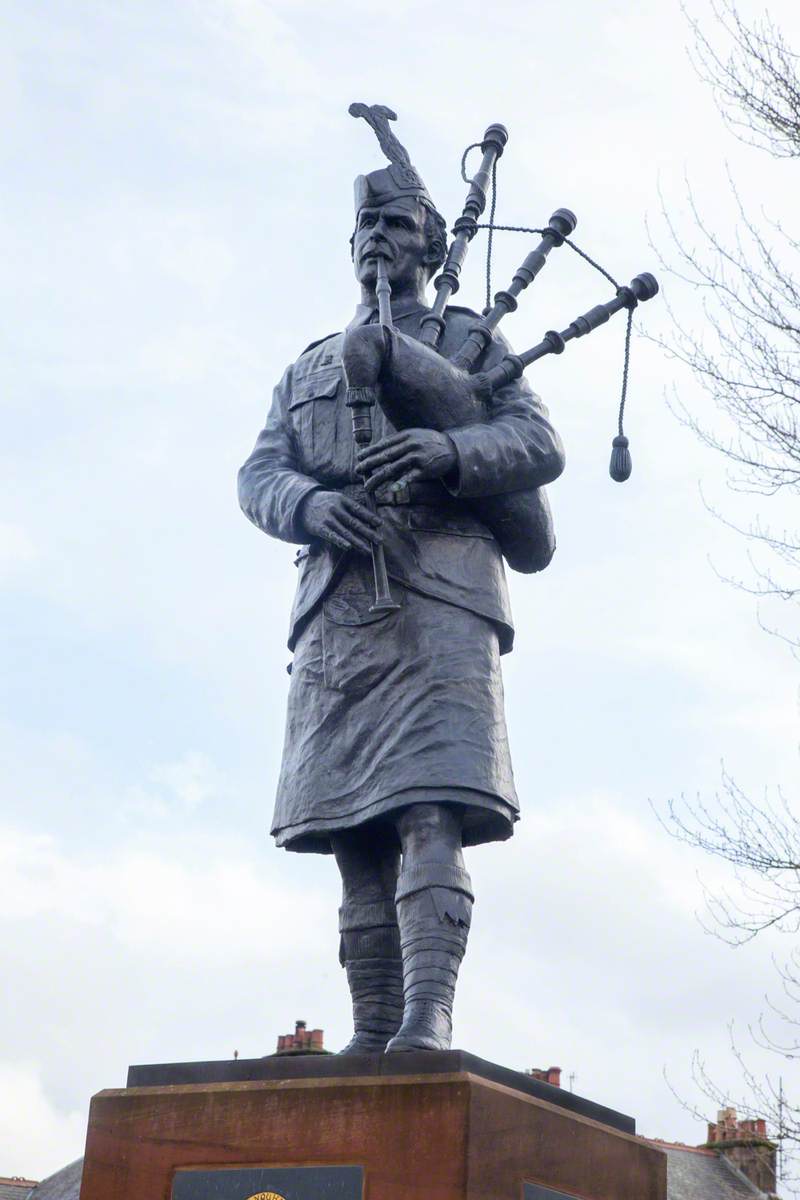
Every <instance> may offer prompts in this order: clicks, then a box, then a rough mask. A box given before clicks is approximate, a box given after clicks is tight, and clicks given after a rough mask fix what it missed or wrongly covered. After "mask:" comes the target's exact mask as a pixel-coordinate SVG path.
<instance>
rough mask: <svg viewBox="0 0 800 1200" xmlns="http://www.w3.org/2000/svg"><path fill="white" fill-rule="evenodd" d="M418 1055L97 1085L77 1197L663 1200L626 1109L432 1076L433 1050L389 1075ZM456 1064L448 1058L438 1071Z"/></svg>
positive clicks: (659, 1175)
mask: <svg viewBox="0 0 800 1200" xmlns="http://www.w3.org/2000/svg"><path fill="white" fill-rule="evenodd" d="M452 1054H455V1055H456V1058H455V1060H454V1059H453V1058H452ZM417 1057H418V1056H417V1055H414V1056H406V1055H393V1056H382V1057H380V1058H378V1057H376V1058H375V1059H373V1058H372V1057H370V1058H365V1059H362V1060H359V1062H360V1063H361V1064H362V1066H363V1068H364V1069H363V1070H362V1073H360V1074H358V1073H353V1074H350V1073H349V1072H350V1070H351V1069H352V1068H353V1066H358V1065H359V1064H358V1062H355V1060H351V1061H350V1062H344V1060H339V1069H338V1072H337V1064H336V1061H335V1060H331V1059H328V1060H326V1061H325V1063H323V1064H320V1063H319V1060H311V1061H310V1062H309V1061H306V1063H303V1062H302V1060H294V1061H293V1062H292V1063H291V1064H286V1066H287V1068H290V1070H289V1075H290V1077H288V1078H287V1077H285V1075H284V1077H283V1078H280V1077H275V1075H274V1073H275V1071H276V1070H277V1068H276V1067H275V1066H274V1064H275V1062H276V1061H278V1062H279V1061H280V1060H258V1061H259V1062H263V1063H269V1064H270V1065H269V1067H268V1068H267V1074H268V1075H269V1074H272V1076H273V1077H268V1078H260V1079H259V1078H256V1079H249V1080H240V1081H230V1080H224V1079H215V1080H211V1081H207V1082H202V1081H198V1082H191V1083H177V1082H176V1083H155V1084H153V1085H151V1086H135V1087H128V1088H124V1089H118V1090H109V1091H104V1092H101V1093H100V1094H99V1095H97V1096H95V1097H94V1099H93V1101H92V1106H91V1112H90V1117H89V1130H88V1135H87V1142H86V1160H85V1166H84V1174H83V1186H82V1189H81V1200H254V1198H256V1197H257V1198H259V1200H260V1198H261V1197H267V1198H268V1200H522V1198H527V1200H573V1198H575V1200H633V1198H634V1197H635V1200H665V1197H666V1157H665V1155H664V1154H663V1153H662V1152H661V1151H660V1150H657V1149H656V1148H655V1147H653V1146H652V1145H650V1144H649V1143H647V1142H645V1141H644V1140H642V1139H639V1138H637V1137H636V1136H635V1135H634V1134H633V1133H631V1132H627V1131H626V1127H627V1128H631V1127H632V1122H631V1121H630V1118H627V1117H624V1116H622V1115H621V1114H616V1113H613V1112H612V1111H611V1110H608V1109H603V1108H601V1107H600V1106H594V1105H592V1104H591V1103H590V1102H588V1101H583V1100H580V1098H578V1097H573V1096H571V1093H567V1092H561V1089H558V1088H552V1087H550V1085H548V1084H541V1083H538V1084H537V1086H536V1087H535V1088H533V1089H532V1088H531V1085H532V1084H533V1083H535V1082H536V1081H531V1080H528V1079H527V1077H526V1076H518V1075H516V1073H515V1072H504V1070H503V1068H491V1064H481V1060H479V1059H472V1062H473V1064H475V1065H477V1068H478V1069H477V1070H476V1071H470V1070H466V1069H460V1070H444V1069H440V1070H438V1071H437V1070H434V1069H433V1068H434V1067H435V1065H436V1064H435V1063H434V1061H433V1059H434V1057H438V1058H439V1059H440V1060H444V1061H443V1062H442V1066H447V1065H448V1062H447V1060H448V1055H441V1056H424V1057H425V1058H426V1061H427V1064H428V1070H426V1071H425V1072H424V1073H423V1072H420V1071H417V1072H413V1071H412V1070H411V1067H412V1066H413V1063H412V1062H410V1061H407V1062H405V1063H404V1064H403V1067H402V1070H403V1073H391V1069H392V1062H393V1060H406V1059H411V1058H414V1059H416V1058H417ZM470 1057H471V1056H468V1055H461V1056H460V1058H459V1052H451V1055H450V1056H449V1061H450V1065H452V1063H453V1061H461V1062H462V1068H463V1060H465V1059H467V1060H469V1059H470ZM312 1063H313V1065H312ZM226 1065H227V1064H226ZM230 1065H231V1066H232V1067H233V1066H235V1067H236V1068H237V1069H238V1070H239V1071H241V1070H242V1069H243V1066H244V1064H230ZM481 1065H483V1066H485V1067H486V1068H489V1069H488V1070H487V1071H485V1072H484V1073H483V1074H481V1073H480V1066H481ZM211 1066H217V1067H219V1066H220V1065H219V1064H211ZM189 1067H192V1068H194V1074H195V1076H196V1075H197V1074H198V1073H199V1072H198V1071H197V1069H196V1067H197V1064H190V1065H189V1066H188V1067H187V1066H185V1065H184V1070H188V1069H189ZM321 1067H322V1068H324V1073H322V1074H320V1073H319V1071H320V1068H321ZM398 1067H399V1062H398ZM180 1070H181V1065H178V1066H172V1067H163V1068H154V1067H148V1068H132V1069H131V1074H132V1076H133V1077H134V1079H135V1078H136V1077H137V1076H136V1073H137V1072H141V1073H144V1072H150V1078H153V1073H154V1072H156V1073H157V1072H159V1071H161V1072H162V1073H163V1072H166V1073H167V1074H169V1073H170V1072H171V1073H172V1077H173V1078H174V1076H175V1074H176V1073H177V1074H178V1075H180ZM216 1073H217V1074H218V1075H219V1074H220V1073H221V1072H220V1071H219V1070H217V1072H216ZM492 1073H500V1074H501V1075H508V1076H510V1077H511V1078H512V1079H516V1080H520V1081H524V1083H523V1084H522V1085H521V1086H520V1087H515V1086H509V1084H508V1083H507V1082H499V1081H498V1080H497V1079H492V1078H488V1077H487V1075H491V1074H492ZM212 1074H213V1072H212ZM542 1088H544V1089H549V1090H550V1091H551V1092H553V1093H561V1097H560V1098H561V1099H562V1100H564V1101H565V1103H564V1104H559V1103H553V1102H552V1101H551V1100H548V1099H544V1098H542V1095H541V1094H538V1095H537V1094H534V1092H536V1091H539V1090H540V1089H542ZM580 1107H584V1108H589V1109H592V1110H596V1111H597V1112H599V1113H603V1114H608V1119H607V1120H597V1119H595V1118H593V1117H590V1116H587V1115H585V1113H582V1112H580V1111H577V1109H578V1108H580ZM615 1125H616V1127H615ZM298 1168H304V1169H302V1170H299V1169H298ZM309 1168H314V1170H313V1171H312V1170H309ZM331 1168H334V1169H332V1170H331ZM343 1168H348V1169H347V1170H343Z"/></svg>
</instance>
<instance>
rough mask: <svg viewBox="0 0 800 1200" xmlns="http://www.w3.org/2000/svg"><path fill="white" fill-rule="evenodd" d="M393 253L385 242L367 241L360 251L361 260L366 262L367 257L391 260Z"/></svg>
mask: <svg viewBox="0 0 800 1200" xmlns="http://www.w3.org/2000/svg"><path fill="white" fill-rule="evenodd" d="M393 257H394V255H393V254H392V252H391V250H390V249H389V247H388V246H387V245H386V243H385V242H368V243H367V245H366V246H365V247H364V249H363V250H362V252H361V261H362V262H367V261H368V260H369V259H371V258H372V259H376V258H385V259H386V260H387V261H388V262H391V260H392V258H393Z"/></svg>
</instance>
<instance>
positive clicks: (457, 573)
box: [239, 303, 564, 651]
mask: <svg viewBox="0 0 800 1200" xmlns="http://www.w3.org/2000/svg"><path fill="white" fill-rule="evenodd" d="M427 311H429V310H428V309H426V308H424V307H423V306H421V305H419V304H416V303H414V304H413V305H408V306H406V307H400V306H395V305H393V306H392V315H393V319H394V321H395V324H396V326H397V328H398V329H399V330H401V331H402V332H403V333H405V334H406V335H408V336H411V337H419V334H420V330H421V318H422V317H423V316H424V314H425V313H426V312H427ZM445 315H446V325H445V331H444V334H443V337H442V340H441V343H440V347H439V349H440V351H441V352H442V354H443V355H444V356H445V357H451V356H452V355H453V354H454V353H455V352H456V350H458V349H459V347H460V346H461V345H462V343H463V341H464V340H465V338H466V336H467V334H468V332H469V327H470V325H471V324H472V323H473V322H474V321H475V317H476V314H475V313H473V312H470V310H469V309H463V308H456V307H451V308H449V309H447V310H446V314H445ZM367 316H368V313H364V314H363V315H362V320H363V319H364V317H367ZM343 339H344V334H343V333H338V334H334V335H332V336H330V337H327V338H323V339H322V340H321V341H320V342H316V343H313V344H312V345H311V346H309V347H308V348H307V349H306V350H305V351H304V352H303V353H302V354H301V355H300V358H299V359H298V360H297V361H296V362H295V363H293V364H292V365H291V366H290V367H288V368H287V370H286V371H285V373H284V375H283V378H282V379H281V381H280V383H279V384H278V385H277V387H276V388H275V391H274V394H273V399H272V405H271V408H270V411H269V414H268V417H267V422H266V425H265V426H264V428H263V430H262V431H261V433H260V434H259V436H258V440H257V441H256V445H255V448H254V449H253V452H252V454H251V455H250V457H249V458H248V459H247V461H246V462H245V464H244V466H243V467H242V469H241V471H240V472H239V498H240V503H241V506H242V509H243V510H244V512H245V514H246V515H247V516H248V517H249V519H250V520H251V521H252V522H253V523H254V524H255V525H257V526H258V527H259V528H260V529H263V530H264V531H265V532H266V533H269V534H271V535H272V536H273V537H277V538H281V539H282V540H284V541H287V542H293V543H296V544H298V543H299V544H300V546H301V549H300V551H299V552H298V555H297V559H296V562H297V566H298V569H299V577H298V584H297V592H296V596H295V601H294V606H293V609H292V616H291V623H290V633H289V646H290V648H291V649H293V648H294V643H295V640H296V638H297V636H298V634H299V631H300V629H301V628H302V626H303V624H304V623H305V622H306V620H307V619H308V617H309V616H310V615H311V614H312V613H313V612H314V611H315V610H316V608H317V607H318V606H319V604H320V602H321V600H322V599H323V598H324V597H325V595H326V593H327V592H328V591H329V589H330V586H331V582H332V580H333V579H334V577H335V575H336V572H337V570H338V568H339V566H340V564H341V562H342V559H343V557H344V556H345V555H346V554H348V553H355V552H354V551H341V550H339V549H337V548H336V547H334V546H332V545H331V544H329V543H328V542H324V541H321V540H315V539H312V538H310V537H309V534H308V533H307V532H306V530H305V529H304V527H303V522H302V503H303V501H304V499H305V498H306V496H308V495H309V493H310V492H312V491H314V490H316V489H319V488H324V489H329V490H347V491H349V492H350V493H351V494H353V495H357V494H358V492H359V491H360V489H361V481H360V479H359V476H358V474H357V472H356V470H355V464H356V450H355V443H354V441H353V433H352V422H351V414H350V409H349V408H347V407H346V404H345V394H346V385H345V380H344V373H343V368H342V343H343ZM507 351H508V345H507V343H506V342H505V340H504V339H503V338H501V337H500V336H499V335H497V334H495V335H494V336H493V339H492V342H491V344H490V345H489V346H488V348H487V350H486V352H485V354H484V357H483V360H482V361H481V363H480V364H479V368H480V369H488V368H489V367H491V366H493V365H494V364H495V363H496V362H498V361H499V360H500V359H501V358H502V357H503V355H504V354H505V353H507ZM393 432H395V430H394V427H393V426H392V425H391V424H390V423H389V421H388V419H387V418H386V416H385V414H384V413H383V411H382V410H381V409H380V406H376V408H375V409H374V410H373V440H374V441H378V440H379V439H380V438H382V437H386V436H388V435H389V434H391V433H393ZM447 432H448V435H449V436H450V438H451V439H452V441H453V444H454V446H455V450H456V455H457V466H456V469H455V470H454V472H453V473H452V476H448V479H447V486H444V484H443V485H442V487H441V495H440V497H439V496H437V498H436V501H435V502H434V503H431V501H430V498H429V497H427V496H426V502H425V503H424V504H418V503H415V502H413V495H411V496H410V497H409V499H410V501H411V502H409V503H402V502H401V503H396V504H392V505H382V506H381V507H380V515H381V517H382V519H383V535H384V545H385V549H386V563H387V569H388V572H389V576H390V578H392V579H394V580H396V581H398V582H400V583H401V584H403V585H404V586H407V587H410V588H412V589H413V590H415V591H418V592H421V593H423V594H424V595H428V596H431V597H433V598H436V599H439V600H443V601H445V602H447V603H450V604H455V605H458V606H459V607H461V608H466V609H468V610H469V611H471V612H474V613H476V614H477V615H479V616H483V617H486V618H488V619H489V620H491V621H493V622H494V623H495V624H496V626H497V628H498V631H499V636H500V646H501V650H502V651H507V650H509V649H510V648H511V644H512V641H513V626H512V621H511V609H510V605H509V598H508V589H507V584H506V579H505V574H504V569H503V559H502V554H501V552H500V548H499V546H498V543H497V542H496V540H495V538H494V537H493V535H492V534H491V533H490V531H489V530H488V529H487V528H486V526H485V525H483V524H482V522H481V521H480V520H478V518H477V517H476V516H475V514H474V512H473V511H472V508H471V506H470V500H471V499H474V498H476V497H480V496H488V495H495V494H498V493H502V492H511V491H517V490H520V489H523V488H535V487H540V486H542V485H544V484H546V483H549V482H551V481H552V480H553V479H555V478H556V476H558V475H559V474H560V472H561V470H562V468H563V461H564V459H563V448H562V445H561V441H560V439H559V437H558V434H557V433H556V432H555V430H554V429H553V428H552V426H551V425H550V422H549V420H548V417H547V410H546V409H545V407H544V406H543V404H542V403H541V401H540V400H539V399H538V397H537V396H535V395H534V393H533V392H532V391H531V389H530V386H529V385H528V383H527V382H526V381H525V380H524V379H520V380H517V381H516V382H514V383H513V384H510V385H508V386H507V387H504V388H502V389H500V390H499V391H498V392H496V393H495V394H494V397H493V402H492V406H491V410H490V415H489V418H488V419H487V420H486V421H485V422H481V423H479V424H473V425H469V426H464V427H462V428H458V429H449V430H448V431H447ZM412 492H413V488H412ZM398 498H399V499H401V500H402V492H401V493H400V495H399V497H398Z"/></svg>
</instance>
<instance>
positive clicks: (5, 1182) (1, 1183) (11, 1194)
mask: <svg viewBox="0 0 800 1200" xmlns="http://www.w3.org/2000/svg"><path fill="white" fill-rule="evenodd" d="M35 1183H36V1181H35V1180H34V1179H20V1178H19V1176H18V1175H13V1176H11V1177H8V1176H2V1177H0V1200H28V1196H29V1195H30V1190H31V1188H32V1187H34V1186H35Z"/></svg>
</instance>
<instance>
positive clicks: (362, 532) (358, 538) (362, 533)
mask: <svg viewBox="0 0 800 1200" xmlns="http://www.w3.org/2000/svg"><path fill="white" fill-rule="evenodd" d="M340 520H341V526H340V527H341V528H343V529H344V533H345V536H346V537H349V538H350V540H351V541H352V543H353V545H355V546H358V548H359V550H363V551H364V552H365V553H366V554H369V553H370V542H379V541H380V540H381V535H380V534H379V533H378V531H377V529H372V528H371V527H370V526H369V525H367V524H366V523H365V522H364V521H360V520H359V519H358V517H353V516H350V515H349V514H345V515H344V516H343V517H341V518H340Z"/></svg>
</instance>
